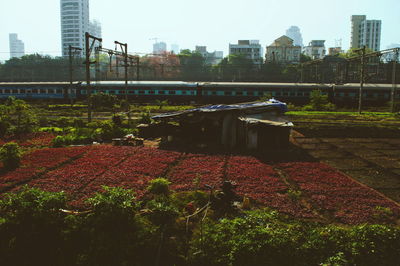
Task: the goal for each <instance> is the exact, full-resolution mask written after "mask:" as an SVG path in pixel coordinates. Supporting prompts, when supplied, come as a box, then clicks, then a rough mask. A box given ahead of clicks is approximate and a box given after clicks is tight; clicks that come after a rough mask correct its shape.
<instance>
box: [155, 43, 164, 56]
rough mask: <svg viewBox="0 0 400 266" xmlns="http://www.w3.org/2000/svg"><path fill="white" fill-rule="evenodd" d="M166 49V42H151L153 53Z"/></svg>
mask: <svg viewBox="0 0 400 266" xmlns="http://www.w3.org/2000/svg"><path fill="white" fill-rule="evenodd" d="M166 51H167V44H166V43H165V42H156V43H155V44H153V54H162V53H165V52H166Z"/></svg>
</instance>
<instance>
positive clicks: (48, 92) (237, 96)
mask: <svg viewBox="0 0 400 266" xmlns="http://www.w3.org/2000/svg"><path fill="white" fill-rule="evenodd" d="M359 87H360V84H357V83H348V84H342V85H337V84H317V83H253V82H182V81H129V82H128V87H127V88H128V89H127V91H126V90H125V82H124V81H100V82H93V83H91V87H90V90H91V93H93V94H95V93H100V92H102V93H108V94H112V95H116V96H118V97H128V98H129V99H134V100H137V101H142V102H150V101H153V100H155V99H159V100H165V99H167V100H169V101H170V102H173V103H180V102H182V103H183V102H191V101H195V102H201V103H218V102H220V103H229V102H240V101H251V100H256V99H258V98H260V97H263V96H266V95H269V96H271V97H274V98H275V99H278V100H281V101H285V102H291V103H299V104H302V103H306V102H308V100H309V96H310V92H311V91H313V90H320V91H321V92H322V93H323V94H325V95H328V96H329V98H330V100H331V101H332V102H334V103H337V104H340V103H354V102H356V101H357V100H358V95H359ZM391 90H392V85H391V84H365V85H364V90H363V98H364V99H365V102H366V103H371V104H384V103H386V102H388V101H390V98H391ZM87 95H88V88H87V86H86V84H85V83H80V82H79V83H73V84H72V86H71V85H70V83H69V82H23V83H19V82H15V83H13V82H5V83H0V99H5V98H8V97H9V96H15V97H16V98H22V99H27V100H35V99H38V100H39V99H56V100H59V101H62V100H68V99H84V98H85V97H87ZM399 98H400V93H399V92H397V93H396V99H399Z"/></svg>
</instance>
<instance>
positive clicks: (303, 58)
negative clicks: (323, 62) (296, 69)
mask: <svg viewBox="0 0 400 266" xmlns="http://www.w3.org/2000/svg"><path fill="white" fill-rule="evenodd" d="M311 60H312V58H311V57H310V56H308V55H306V54H303V53H301V54H300V63H305V62H308V61H311Z"/></svg>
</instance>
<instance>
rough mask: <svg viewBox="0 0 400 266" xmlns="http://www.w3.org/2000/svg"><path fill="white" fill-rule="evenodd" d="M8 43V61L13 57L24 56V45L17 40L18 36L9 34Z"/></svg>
mask: <svg viewBox="0 0 400 266" xmlns="http://www.w3.org/2000/svg"><path fill="white" fill-rule="evenodd" d="M9 42H10V59H11V58H13V57H18V58H19V57H21V56H24V55H25V45H24V43H23V42H22V41H21V40H18V34H16V33H10V34H9Z"/></svg>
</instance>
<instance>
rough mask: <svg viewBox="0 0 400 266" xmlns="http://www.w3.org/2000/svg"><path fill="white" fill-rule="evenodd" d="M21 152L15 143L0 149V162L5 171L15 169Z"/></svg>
mask: <svg viewBox="0 0 400 266" xmlns="http://www.w3.org/2000/svg"><path fill="white" fill-rule="evenodd" d="M21 157H22V151H21V149H20V147H19V145H18V144H17V143H15V142H9V143H6V144H4V145H3V146H2V147H1V148H0V160H1V161H2V162H3V166H4V168H6V169H15V168H17V167H18V166H19V164H20V162H21Z"/></svg>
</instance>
